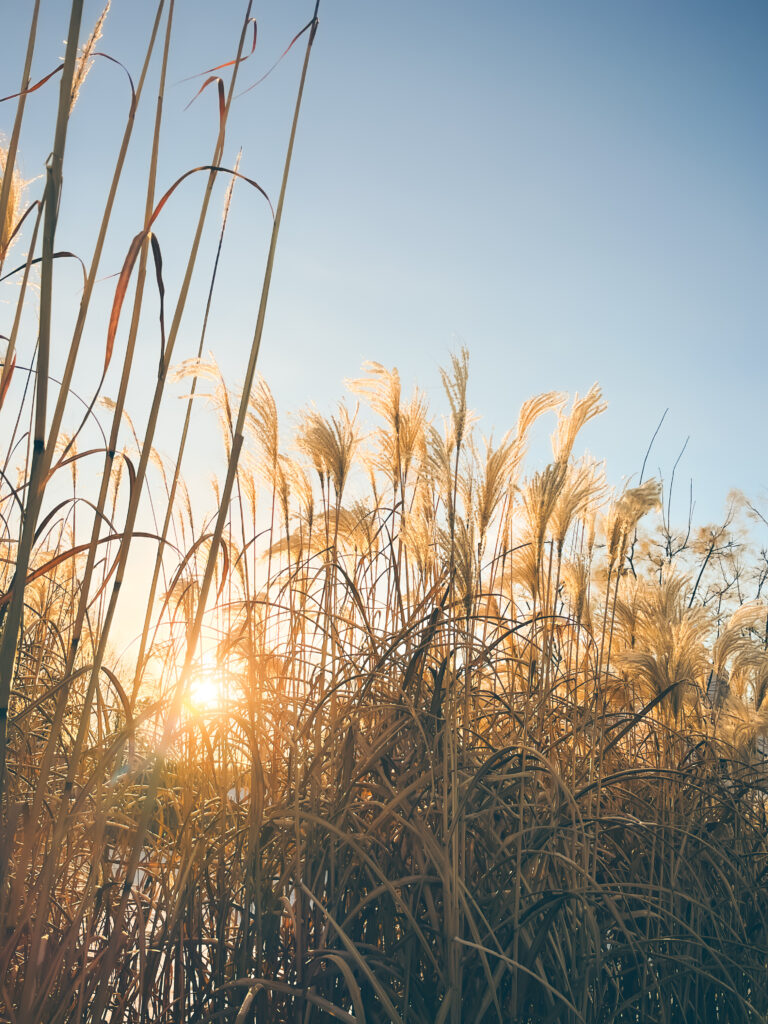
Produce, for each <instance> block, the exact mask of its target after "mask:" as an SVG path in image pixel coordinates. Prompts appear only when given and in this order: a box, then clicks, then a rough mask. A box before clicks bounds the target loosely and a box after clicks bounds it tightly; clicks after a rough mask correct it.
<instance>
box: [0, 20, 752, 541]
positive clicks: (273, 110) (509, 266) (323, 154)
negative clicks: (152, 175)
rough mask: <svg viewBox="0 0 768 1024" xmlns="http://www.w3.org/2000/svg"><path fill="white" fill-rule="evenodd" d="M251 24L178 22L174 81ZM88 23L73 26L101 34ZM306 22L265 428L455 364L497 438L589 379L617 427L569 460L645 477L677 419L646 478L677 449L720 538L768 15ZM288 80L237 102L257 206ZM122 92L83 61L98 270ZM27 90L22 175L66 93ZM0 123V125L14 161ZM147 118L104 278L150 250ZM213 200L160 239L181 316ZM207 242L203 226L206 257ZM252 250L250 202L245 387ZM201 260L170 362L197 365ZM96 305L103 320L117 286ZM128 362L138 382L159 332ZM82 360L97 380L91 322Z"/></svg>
mask: <svg viewBox="0 0 768 1024" xmlns="http://www.w3.org/2000/svg"><path fill="white" fill-rule="evenodd" d="M6 6H7V7H8V8H9V9H8V10H6V11H4V14H3V32H4V36H5V37H6V39H7V40H8V42H7V43H6V46H4V53H5V55H6V57H5V59H4V61H3V64H2V66H0V94H5V93H7V92H12V91H15V89H16V88H17V82H18V79H19V75H20V68H21V61H22V58H23V44H24V42H25V39H26V32H27V20H28V17H29V13H30V11H29V7H30V5H29V4H28V3H23V2H21V0H17V2H15V3H12V4H9V5H6ZM68 6H69V5H68V4H65V3H62V2H61V0H43V18H44V22H45V24H44V28H43V30H42V34H41V45H40V49H39V54H38V57H37V60H36V64H35V72H36V73H39V74H40V75H42V74H43V73H45V71H47V70H49V69H50V68H52V67H53V66H55V64H56V60H57V58H58V57H59V56H61V54H62V53H63V45H62V43H61V40H62V39H63V38H64V36H65V35H66V20H65V18H64V17H63V16H62V15H63V14H64V13H65V12H64V10H63V9H65V8H68ZM245 6H246V5H245V2H234V0H226V2H220V3H218V4H216V5H214V4H211V3H207V2H205V3H204V2H202V0H184V2H180V3H178V4H177V7H178V13H177V27H178V36H177V39H176V44H175V49H174V56H173V66H172V70H171V81H173V82H178V81H179V80H180V79H182V78H184V77H185V76H187V75H191V74H193V73H195V72H198V71H202V70H204V69H205V68H207V67H210V66H211V65H213V64H216V63H219V62H220V61H223V60H226V59H227V58H228V57H229V56H231V55H233V52H234V47H235V44H236V39H237V34H238V29H239V25H240V22H241V19H242V16H243V12H244V10H245ZM312 7H313V4H312V3H311V2H310V0H306V2H298V0H270V2H262V3H257V4H256V5H255V7H254V11H255V14H256V15H257V17H258V18H259V21H260V27H261V34H260V40H259V46H258V49H257V52H256V55H255V56H254V57H253V58H252V59H251V60H250V61H249V63H248V64H246V65H245V66H244V68H243V76H242V79H241V81H242V83H243V84H244V85H245V84H249V83H250V82H251V81H253V80H254V79H255V77H257V75H258V74H259V73H260V71H261V70H263V69H264V68H266V67H267V66H269V64H270V63H271V62H272V60H273V59H274V58H275V56H277V54H278V53H279V52H280V51H281V50H282V49H283V47H284V46H285V44H286V42H287V41H288V39H290V37H291V35H292V34H293V33H294V32H295V31H296V30H297V29H298V28H299V27H301V25H303V24H304V23H305V22H306V21H307V20H308V19H309V17H310V15H311V12H312ZM100 8H101V2H100V0H96V2H93V0H87V3H86V19H85V21H86V24H87V26H88V27H90V25H91V24H92V23H93V21H94V20H95V18H96V16H97V14H98V12H99V10H100ZM153 11H154V4H152V3H150V2H148V0H113V10H112V12H111V13H110V15H109V19H108V21H107V26H106V30H105V34H104V39H103V40H102V43H101V44H100V45H101V48H102V49H103V50H105V51H106V52H108V53H110V54H112V55H114V56H115V57H117V58H119V59H121V60H123V61H124V62H125V63H126V64H128V65H129V67H130V68H131V70H135V71H136V72H138V61H139V56H138V55H139V50H140V47H141V45H143V41H144V39H145V38H146V36H147V33H148V29H149V25H150V19H151V16H152V14H153ZM320 18H321V24H320V29H319V32H318V36H317V40H316V44H315V48H314V51H313V57H312V63H311V66H310V73H309V79H308V83H307V92H306V100H305V105H304V108H303V113H302V120H301V124H300V130H299V138H298V144H297V148H296V154H295V161H294V168H293V173H292V178H291V182H290V186H289V192H288V198H287V205H286V213H285V218H284V227H283V234H282V236H281V240H280V244H279V248H278V255H277V265H276V273H275V279H274V286H273V293H272V298H271V304H270V308H269V314H268V319H267V326H266V332H265V336H264V343H263V347H262V354H263V358H262V361H261V364H260V366H261V370H262V372H263V373H264V375H265V376H266V377H267V379H268V380H269V381H270V383H271V384H272V386H273V389H274V391H275V393H276V395H277V397H278V400H279V402H280V405H281V407H282V408H283V409H288V408H294V409H295V408H297V407H298V406H301V405H303V404H305V403H306V402H308V401H310V400H314V401H316V402H317V403H318V405H319V406H320V407H321V408H328V407H329V406H330V405H331V403H332V402H333V401H334V399H335V398H336V396H337V395H338V394H339V393H340V390H341V381H342V379H343V378H344V377H349V376H355V375H357V372H358V370H359V368H360V364H361V362H362V361H363V360H364V359H375V360H378V361H380V362H382V363H385V364H387V365H397V366H398V367H399V369H400V372H401V375H402V377H403V379H404V381H405V383H406V384H410V383H411V382H418V383H420V384H422V385H425V386H426V387H427V390H428V391H429V393H430V395H431V396H432V397H433V398H434V400H435V401H436V402H439V388H438V386H437V382H438V375H437V366H438V365H439V364H440V363H442V362H444V361H445V360H446V358H447V355H448V352H449V351H450V349H451V347H452V346H455V345H456V344H458V343H459V342H464V343H465V344H466V345H467V346H468V347H469V349H470V353H471V381H470V397H471V401H472V404H473V405H474V406H475V408H477V409H478V410H479V411H480V412H481V413H482V416H483V420H482V426H483V429H485V430H486V431H488V432H490V430H491V429H492V428H493V429H495V431H496V432H497V434H498V433H499V432H500V431H502V430H503V429H505V428H506V427H508V426H509V425H511V424H512V422H513V421H514V419H515V416H516V413H517V409H518V407H519V405H520V402H521V401H522V400H523V399H524V398H525V397H527V396H528V395H530V394H532V393H534V392H536V391H540V390H548V389H550V388H562V389H566V390H568V391H574V390H580V391H584V390H586V389H587V388H588V387H589V385H590V384H591V383H592V382H593V381H594V380H599V381H600V383H601V384H602V385H603V389H604V392H605V395H606V397H607V399H608V400H609V403H610V407H609V411H608V413H607V414H606V415H605V416H604V417H603V418H602V420H600V421H598V422H596V423H594V424H592V425H591V426H590V427H589V428H588V430H587V431H586V432H585V435H584V438H583V441H584V444H586V445H587V446H588V447H589V448H590V450H592V451H593V453H594V454H596V455H598V456H601V457H602V456H604V457H606V458H607V460H608V468H609V475H610V478H611V479H612V480H614V481H618V480H619V479H620V477H621V476H622V475H629V474H632V473H634V472H636V471H637V470H638V469H639V466H640V463H641V462H642V458H643V454H644V452H645V449H646V446H647V444H648V441H649V439H650V436H651V434H652V433H653V430H654V429H655V426H656V424H657V422H658V420H659V418H660V416H661V414H662V412H663V411H664V409H665V408H667V407H668V408H669V410H670V411H669V414H668V416H667V420H666V422H665V425H664V428H663V431H662V434H661V436H660V440H659V443H658V447H657V449H655V451H654V455H653V457H652V458H651V465H650V468H651V469H652V470H655V469H656V467H657V466H660V467H661V469H662V470H663V471H664V472H665V473H669V470H670V469H671V465H672V463H673V462H674V459H675V456H676V455H677V452H678V451H679V449H680V447H681V446H682V444H683V442H684V440H685V438H686V437H687V436H688V435H690V436H691V440H690V443H689V445H688V449H687V452H686V455H685V458H684V460H683V462H682V463H681V467H680V470H679V474H680V478H681V480H682V487H681V491H680V502H679V505H680V508H679V512H680V514H681V515H682V514H683V513H684V511H685V508H684V506H685V501H686V499H687V485H688V478H690V477H693V486H694V494H695V497H696V500H697V512H696V519H697V520H698V521H702V520H705V519H706V520H709V519H714V518H716V517H717V516H718V515H719V514H720V511H721V509H722V506H723V503H724V500H725V496H726V494H727V492H728V490H729V489H730V488H731V487H738V488H741V489H743V490H744V491H746V492H747V493H748V494H749V495H751V496H753V497H756V498H759V497H760V496H761V495H764V494H765V491H766V486H765V485H766V483H767V482H768V481H767V479H766V477H767V476H768V473H767V472H766V459H765V456H764V444H763V436H764V432H765V412H764V405H765V393H766V369H767V368H768V367H767V365H766V364H767V362H768V360H767V359H766V354H765V353H766V344H765V342H766V337H765V335H766V306H767V304H768V280H767V278H768V259H767V253H766V239H768V186H767V184H766V183H767V182H768V133H767V132H766V110H767V109H768V61H766V59H765V54H766V47H767V45H768V4H766V3H764V2H763V0H759V2H758V0H753V2H746V0H731V2H729V3H723V2H720V0H718V2H712V0H674V2H668V0H664V2H662V0H654V2H644V3H641V2H629V0H627V2H621V3H616V2H609V0H601V2H596V0H580V2H578V3H574V2H573V0H561V2H554V0H536V2H533V0H526V2H523V0H507V2H496V0H485V2H482V0H480V2H478V3H475V4H469V3H466V2H464V3H461V4H459V3H456V2H445V3H440V4H438V3H434V2H432V0H421V2H415V0H390V2H388V3H386V4H372V3H368V2H365V0H322V3H321V10H320ZM11 40H12V41H13V42H11ZM9 53H12V54H13V55H14V59H12V60H8V54H9ZM300 56H301V54H300V52H298V48H296V50H295V51H294V52H292V53H291V54H290V55H289V56H288V58H287V59H286V60H285V61H284V62H283V64H282V65H281V66H280V68H278V70H277V71H276V72H275V73H274V74H273V75H272V77H271V78H269V79H268V80H267V81H266V82H264V83H263V84H262V85H261V86H259V88H258V89H256V90H254V91H253V92H251V93H249V94H248V95H246V96H243V97H242V99H241V100H239V101H238V106H237V112H236V114H235V116H234V118H233V121H232V124H231V127H230V131H229V135H228V145H227V152H228V160H229V161H230V162H232V161H233V160H234V155H235V153H236V152H237V149H238V148H239V147H240V146H241V145H242V146H243V147H244V158H243V170H244V172H245V173H246V174H248V175H250V176H252V177H255V178H256V179H258V180H259V181H260V182H261V183H262V184H264V186H265V187H266V188H267V190H268V191H269V192H270V194H271V195H274V196H276V194H277V190H278V183H279V169H280V163H281V160H282V155H283V152H284V148H285V142H286V140H287V132H288V126H289V117H290V108H291V104H292V100H293V91H294V89H295V86H296V83H297V78H298V70H299V63H300ZM120 74H121V73H120V72H119V71H118V70H117V69H116V68H114V67H112V66H110V65H107V64H106V63H105V62H101V64H100V65H97V66H96V67H95V68H94V71H93V72H92V75H91V77H90V78H89V80H88V82H87V84H86V89H85V91H84V94H83V97H82V99H81V101H80V103H79V104H78V108H77V109H76V111H75V115H74V118H73V121H72V129H71V136H70V142H69V153H68V158H69V157H71V161H70V163H69V168H68V171H67V177H66V180H65V194H64V205H63V211H62V221H61V231H60V235H59V241H58V244H59V246H60V247H62V248H69V249H74V250H76V251H81V250H82V251H84V252H87V251H88V244H89V242H90V241H91V240H92V238H93V235H94V232H95V228H96V225H95V223H92V222H91V221H90V220H89V218H88V217H87V215H86V216H84V215H83V209H84V199H85V200H87V198H88V197H89V196H91V195H94V196H96V195H98V196H99V197H101V196H102V195H103V193H104V190H105V185H104V179H103V172H102V171H101V167H102V166H103V165H104V164H107V165H109V164H110V161H111V160H112V159H113V157H114V153H115V152H116V146H117V141H118V139H119V132H120V131H121V126H122V118H123V115H124V110H125V102H126V94H125V88H124V86H123V82H122V81H121V79H120ZM195 88H196V85H195V84H193V83H190V82H187V83H183V84H176V85H174V87H173V88H171V89H169V90H168V94H167V109H168V116H169V134H168V135H167V136H166V144H165V150H164V152H163V154H162V166H161V176H160V187H161V188H163V187H165V185H167V184H168V183H170V181H172V180H173V179H174V178H175V177H176V176H177V175H178V174H180V173H182V172H183V171H184V170H186V169H187V168H188V167H190V166H194V165H196V164H201V163H206V162H208V159H209V156H210V152H211V150H212V147H213V141H214V137H215V129H216V113H215V100H214V96H213V93H212V92H209V93H208V94H204V95H203V96H202V97H200V99H198V100H197V101H196V103H195V104H194V105H193V107H192V108H191V109H190V110H188V111H187V112H186V113H185V112H184V110H183V108H184V106H185V104H186V103H187V102H188V100H189V99H190V98H191V96H192V95H193V93H194V90H195ZM43 92H44V90H41V92H40V93H37V94H35V96H33V97H30V101H29V106H28V130H27V132H26V133H25V138H24V142H23V148H22V156H23V167H24V170H25V171H26V173H27V174H28V175H29V176H31V175H33V174H37V173H39V167H40V166H41V164H42V161H43V160H44V157H45V154H46V153H47V150H48V148H49V147H50V138H51V126H52V120H51V118H52V111H53V107H54V104H55V99H56V92H57V89H56V88H55V87H54V88H52V89H49V90H48V92H47V94H46V95H43ZM148 98H149V94H148ZM11 106H12V105H10V104H8V105H6V107H7V109H6V110H4V109H3V108H0V130H3V131H4V132H5V133H6V135H7V134H9V132H10V127H11V122H10V117H11V114H12V111H11V109H10V108H11ZM151 106H152V105H151V103H149V104H147V105H146V108H145V112H144V119H143V120H142V121H140V124H139V128H138V131H137V136H136V143H137V144H136V149H135V162H134V163H133V164H131V169H130V174H129V177H128V178H127V179H126V182H125V187H124V189H123V191H122V192H121V198H120V205H119V207H118V213H117V218H116V222H115V229H114V231H113V234H112V237H111V241H110V247H109V249H108V252H107V257H106V259H105V263H104V264H103V274H104V276H106V275H107V274H110V273H114V272H116V271H117V269H118V268H119V265H120V262H121V259H122V255H123V254H124V252H125V249H126V247H127V244H128V242H129V240H130V238H131V236H132V235H133V234H134V233H135V231H136V230H138V228H139V226H140V222H141V208H142V202H143V199H142V196H143V178H142V176H141V167H142V157H143V156H144V153H145V149H144V148H143V147H144V143H145V141H146V139H147V137H148V131H149V124H150V118H151ZM94 125H97V126H98V129H97V130H96V131H94ZM134 179H135V181H136V182H137V185H136V187H135V188H133V187H132V184H131V182H132V181H133V180H134ZM201 186H202V179H201V180H200V182H199V183H192V184H190V185H189V187H188V188H187V187H186V186H185V188H186V191H185V192H184V193H183V195H182V194H181V193H179V197H178V199H177V200H175V201H174V204H173V206H172V207H169V210H168V213H167V215H166V214H163V218H162V219H161V221H159V222H158V227H157V229H158V236H159V238H160V241H161V244H162V245H163V250H164V257H165V261H166V271H167V283H168V289H169V299H171V300H172V299H173V292H174V284H175V282H176V281H177V279H176V278H175V277H174V267H175V265H176V263H175V261H174V253H175V252H176V251H177V250H176V249H175V247H176V246H177V245H178V246H181V245H183V244H185V239H186V237H187V236H186V235H185V234H184V232H185V229H188V224H189V216H190V213H189V211H190V210H194V209H195V205H196V202H197V198H198V196H199V192H200V188H201ZM196 190H197V191H196ZM221 192H223V184H222V188H221ZM217 209H218V207H217ZM78 211H79V212H78ZM217 224H218V213H216V214H215V215H214V217H213V218H212V236H213V234H215V230H216V228H217ZM268 230H269V221H268V217H267V215H266V214H265V209H264V207H263V204H261V203H260V201H259V200H258V199H257V198H256V197H255V196H251V195H248V194H247V192H246V190H245V189H239V190H238V191H237V192H236V201H235V206H234V209H233V228H232V231H231V234H230V235H229V237H228V240H227V248H226V253H225V262H224V266H223V270H222V278H223V280H222V283H221V286H220V288H219V291H218V292H217V296H216V303H215V307H214V325H213V327H212V330H211V333H210V335H209V344H210V347H211V348H213V350H214V351H215V353H216V355H217V356H218V358H219V359H220V361H221V363H222V365H223V366H224V368H225V370H226V372H227V374H228V375H229V376H230V377H231V378H232V379H235V378H236V376H237V373H238V370H239V369H241V368H242V367H243V366H244V361H245V354H244V353H245V350H246V347H247V345H248V344H249V343H250V337H251V334H252V325H253V321H254V316H255V308H256V291H257V286H258V283H259V282H260V278H261V272H262V267H263V258H264V251H265V246H266V241H267V237H268ZM178 251H179V252H181V251H182V250H181V249H179V250H178ZM176 262H178V263H180V262H181V261H180V260H178V261H176ZM209 262H210V261H209V260H206V259H204V261H203V267H204V268H205V271H206V273H205V274H202V275H201V277H200V279H199V285H198V287H199V301H198V302H197V304H196V305H194V308H193V310H191V313H190V334H189V336H183V337H182V338H180V341H179V346H178V348H177V351H176V357H177V358H183V357H186V356H188V355H191V354H192V353H193V351H194V349H195V347H196V343H197V336H196V331H195V330H193V329H192V325H193V324H196V323H198V322H199V314H200V308H201V306H202V302H203V300H204V289H205V287H206V277H207V270H208V267H209ZM73 273H74V271H73ZM72 280H73V281H74V280H75V278H73V279H72ZM100 288H101V289H102V291H103V308H104V309H106V307H107V306H108V303H109V298H110V294H111V291H110V290H111V288H112V284H111V283H110V282H106V281H105V282H104V283H103V284H102V285H101V286H100ZM62 330H63V328H62ZM0 333H6V332H4V331H3V329H2V327H0ZM144 344H145V345H146V351H145V355H146V358H147V360H148V365H150V364H151V365H154V363H155V360H156V345H157V337H156V332H155V333H153V332H152V328H151V325H148V328H147V340H146V342H145V343H144ZM88 345H89V346H91V348H92V351H93V353H95V354H94V355H93V356H92V357H90V356H88V357H87V358H90V359H91V361H92V363H93V365H94V366H96V365H98V360H99V357H98V353H99V351H100V345H103V322H102V323H101V324H100V323H99V322H97V321H96V320H95V321H94V323H93V326H92V329H91V331H90V333H89V336H88ZM108 390H109V389H108ZM139 391H140V389H139ZM139 391H137V395H136V398H135V404H134V406H133V408H137V407H140V404H141V394H140V393H139ZM139 419H140V417H139ZM174 446H175V440H172V439H170V438H169V442H168V444H167V449H168V450H169V451H170V450H172V449H173V448H174Z"/></svg>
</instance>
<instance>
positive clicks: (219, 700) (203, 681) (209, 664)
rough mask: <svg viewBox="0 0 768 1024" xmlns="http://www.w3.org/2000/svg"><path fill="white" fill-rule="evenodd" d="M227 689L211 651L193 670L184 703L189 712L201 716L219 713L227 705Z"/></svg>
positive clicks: (219, 667)
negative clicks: (185, 702) (214, 712)
mask: <svg viewBox="0 0 768 1024" xmlns="http://www.w3.org/2000/svg"><path fill="white" fill-rule="evenodd" d="M227 699H228V694H227V687H226V684H225V682H224V678H223V676H222V672H221V666H220V665H218V664H217V659H216V656H215V654H214V653H213V652H212V651H208V652H206V653H205V654H204V655H203V657H202V660H201V663H200V664H199V665H198V666H197V667H196V668H195V669H194V670H193V673H192V677H191V679H190V681H189V688H188V690H187V696H186V701H187V704H188V706H189V709H190V711H192V712H193V713H197V714H201V713H204V712H211V711H221V709H222V708H223V707H224V705H225V704H226V703H227Z"/></svg>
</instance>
